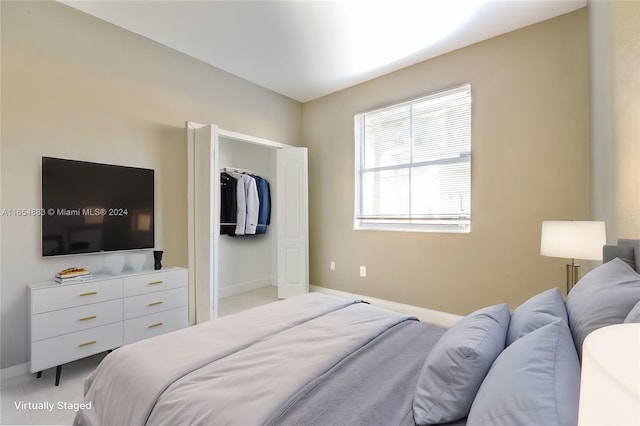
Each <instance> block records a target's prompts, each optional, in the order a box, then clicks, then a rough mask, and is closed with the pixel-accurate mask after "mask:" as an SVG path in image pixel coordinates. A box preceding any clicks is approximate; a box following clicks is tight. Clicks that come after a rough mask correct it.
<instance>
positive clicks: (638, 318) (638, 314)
mask: <svg viewBox="0 0 640 426" xmlns="http://www.w3.org/2000/svg"><path fill="white" fill-rule="evenodd" d="M624 322H625V324H628V323H632V322H640V302H638V303H636V306H634V307H633V309H631V312H629V314H628V315H627V317H626V318H625V319H624Z"/></svg>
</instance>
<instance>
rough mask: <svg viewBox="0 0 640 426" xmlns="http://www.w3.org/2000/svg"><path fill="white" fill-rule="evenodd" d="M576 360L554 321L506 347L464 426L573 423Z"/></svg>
mask: <svg viewBox="0 0 640 426" xmlns="http://www.w3.org/2000/svg"><path fill="white" fill-rule="evenodd" d="M579 392H580V361H579V360H578V356H577V354H576V349H575V347H574V346H573V340H572V339H571V333H570V331H569V327H568V326H567V325H566V324H565V323H563V322H562V321H561V320H559V319H558V320H555V321H554V322H552V323H551V324H547V325H545V326H543V327H541V328H539V329H537V330H534V331H532V332H531V333H529V334H527V335H526V336H524V337H522V338H520V339H518V340H517V341H515V342H514V343H513V344H512V345H510V346H509V347H507V348H506V349H505V350H504V351H503V352H502V353H501V354H500V356H499V357H498V359H496V361H495V363H494V364H493V366H492V367H491V370H489V373H488V374H487V377H486V378H485V379H484V382H482V385H481V386H480V390H478V394H477V395H476V398H475V400H474V401H473V405H472V406H471V411H470V413H469V417H468V418H467V426H475V425H487V426H488V425H491V426H502V425H504V426H513V425H544V426H556V425H566V426H568V425H576V424H578V400H579Z"/></svg>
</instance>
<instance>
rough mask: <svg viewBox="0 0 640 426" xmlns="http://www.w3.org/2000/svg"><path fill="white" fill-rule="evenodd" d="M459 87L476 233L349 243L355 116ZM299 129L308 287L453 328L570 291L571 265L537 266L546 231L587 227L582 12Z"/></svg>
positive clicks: (480, 48) (378, 83)
mask: <svg viewBox="0 0 640 426" xmlns="http://www.w3.org/2000/svg"><path fill="white" fill-rule="evenodd" d="M465 82H469V83H471V87H472V98H473V106H472V152H473V154H472V155H473V158H472V230H471V233H470V234H463V235H459V234H439V233H401V232H381V231H378V232H375V231H354V230H353V229H352V226H353V208H354V207H353V204H354V203H353V198H354V195H353V192H354V189H353V175H354V141H353V115H354V114H356V113H358V112H361V111H365V110H369V109H372V108H375V107H379V106H383V105H387V104H390V103H394V102H398V101H402V100H406V99H409V98H413V97H417V96H420V95H424V94H428V93H431V92H433V91H437V90H439V89H443V88H447V87H451V86H454V85H457V84H460V83H465ZM303 120H304V143H305V145H307V146H308V147H309V159H310V187H311V190H310V212H311V216H310V222H311V230H310V242H311V284H315V285H320V286H325V287H329V288H333V289H338V290H343V291H348V292H354V293H359V294H365V295H370V296H373V297H379V298H383V299H389V300H393V301H399V302H404V303H409V304H414V305H420V306H425V307H428V308H433V309H437V310H443V311H448V312H453V313H457V314H465V313H468V312H470V311H472V310H474V309H476V308H479V307H481V306H486V305H488V304H493V303H499V302H508V303H509V304H510V306H511V307H512V308H514V307H515V306H517V305H518V304H519V303H521V302H522V301H523V300H525V299H526V298H528V297H530V296H531V295H533V294H535V293H537V292H539V291H541V290H544V289H547V288H550V287H552V286H556V285H558V286H561V287H562V286H563V282H564V266H563V265H564V263H565V262H564V260H563V259H553V258H547V257H542V256H540V254H539V251H540V248H539V244H540V228H541V223H542V221H543V220H551V219H556V220H569V219H575V220H580V219H582V220H585V219H589V218H590V213H591V212H590V209H591V207H590V202H591V198H590V180H589V176H590V130H589V51H588V29H587V12H586V9H581V10H579V11H576V12H573V13H571V14H567V15H564V16H561V17H559V18H556V19H553V20H550V21H546V22H543V23H540V24H537V25H533V26H530V27H527V28H524V29H521V30H518V31H515V32H512V33H509V34H506V35H503V36H500V37H496V38H493V39H490V40H487V41H485V42H482V43H478V44H476V45H473V46H470V47H467V48H464V49H460V50H458V51H455V52H452V53H449V54H446V55H443V56H440V57H438V58H435V59H432V60H429V61H426V62H423V63H420V64H417V65H415V66H412V67H409V68H405V69H403V70H400V71H397V72H394V73H392V74H388V75H386V76H384V77H381V78H378V79H375V80H372V81H369V82H366V83H364V84H361V85H358V86H355V87H351V88H349V89H346V90H343V91H341V92H337V93H335V94H332V95H329V96H326V97H324V98H321V99H318V100H316V101H312V102H309V103H306V104H304V108H303ZM331 261H335V262H336V270H335V271H333V272H332V271H330V269H329V265H330V262H331ZM360 265H365V266H366V267H367V277H366V278H360V277H359V274H358V273H359V266H360Z"/></svg>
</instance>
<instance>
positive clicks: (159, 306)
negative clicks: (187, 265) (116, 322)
mask: <svg viewBox="0 0 640 426" xmlns="http://www.w3.org/2000/svg"><path fill="white" fill-rule="evenodd" d="M188 299H189V293H188V291H187V287H180V288H174V289H171V290H164V291H155V292H153V293H145V294H140V295H138V296H131V297H126V298H125V299H124V318H125V319H129V318H135V317H139V316H142V315H149V314H153V313H156V312H161V311H166V310H169V309H175V308H180V307H182V306H187V305H188V304H189V300H188Z"/></svg>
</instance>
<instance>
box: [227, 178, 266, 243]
mask: <svg viewBox="0 0 640 426" xmlns="http://www.w3.org/2000/svg"><path fill="white" fill-rule="evenodd" d="M229 174H230V175H231V176H233V177H234V178H235V179H236V180H237V181H238V185H237V200H236V205H237V209H236V235H253V234H255V233H256V227H257V226H258V212H259V210H260V201H259V198H258V188H257V186H256V181H255V179H253V178H252V177H251V176H249V175H247V174H243V173H235V172H232V173H229Z"/></svg>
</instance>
